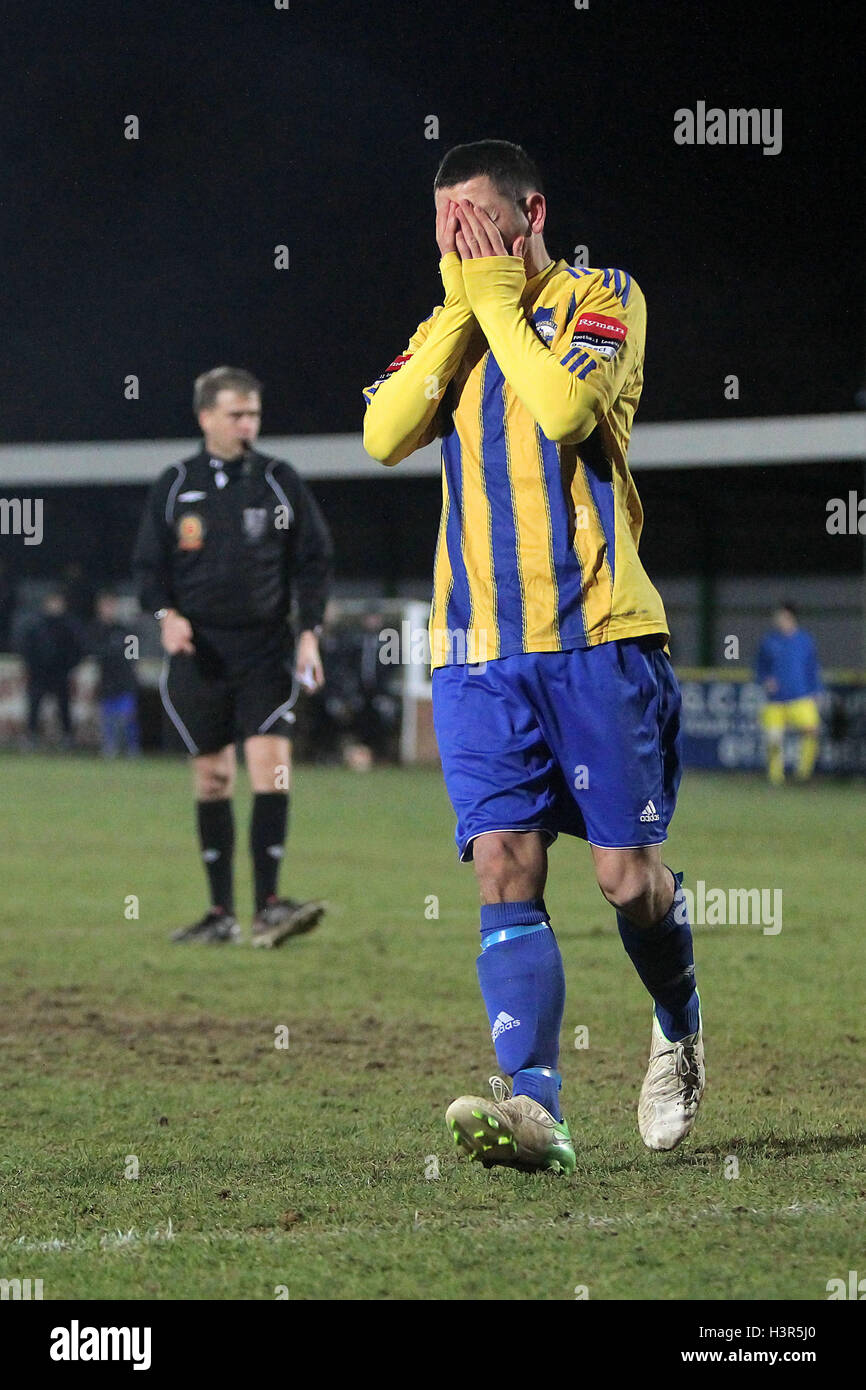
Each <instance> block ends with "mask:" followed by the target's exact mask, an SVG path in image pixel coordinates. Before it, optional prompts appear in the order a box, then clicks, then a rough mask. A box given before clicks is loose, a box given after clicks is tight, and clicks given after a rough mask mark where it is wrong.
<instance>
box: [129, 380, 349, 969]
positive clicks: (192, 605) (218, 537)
mask: <svg viewBox="0 0 866 1390" xmlns="http://www.w3.org/2000/svg"><path fill="white" fill-rule="evenodd" d="M261 392H262V388H261V383H260V382H258V381H257V380H256V378H255V377H254V376H252V375H251V373H250V372H247V371H243V370H241V369H236V368H234V367H215V368H214V369H213V370H212V371H209V372H205V373H204V374H203V375H202V376H200V377H199V378H198V379H197V381H196V383H195V392H194V396H193V410H194V412H195V414H196V417H197V419H198V422H199V425H200V427H201V430H202V434H203V436H204V439H203V441H202V446H201V448H200V449H199V451H198V453H197V454H194V455H193V457H192V458H187V459H184V460H183V461H182V462H181V463H176V464H172V466H171V467H170V468H167V469H166V470H165V472H164V473H162V474H161V475H160V477H159V478H158V479H157V481H156V483H155V484H154V486H153V488H152V489H151V492H150V495H149V497H148V501H147V507H146V510H145V513H144V516H143V518H142V522H141V527H140V530H139V533H138V539H137V541H136V546H135V555H134V561H133V564H134V569H135V574H136V581H137V585H138V591H139V597H140V601H141V604H142V607H143V608H144V609H145V610H147V609H149V610H150V611H151V612H152V613H153V614H154V616H155V617H156V618H157V619H158V621H159V623H160V628H161V634H162V645H163V648H164V649H165V652H166V658H165V664H164V666H163V673H162V678H161V681H160V691H161V694H162V702H163V705H164V706H165V709H166V712H167V713H168V716H169V718H170V719H171V721H172V723H173V724H174V726H175V728H176V729H177V731H178V733H179V734H180V737H181V738H182V739H183V742H184V744H185V746H186V748H187V750H188V751H189V753H190V755H191V757H192V764H193V775H194V785H195V797H196V812H197V817H198V834H199V841H200V844H201V854H202V858H203V860H204V863H205V867H206V871H207V878H208V884H209V888H210V897H211V906H210V909H209V910H208V911H207V912H206V913H205V915H204V916H203V917H202V918H201V920H200V921H198V922H195V923H193V924H192V926H189V927H183V928H181V929H180V930H179V931H176V932H174V934H173V936H172V940H173V941H207V942H226V941H237V940H238V939H239V938H240V934H241V929H240V925H239V923H238V921H237V918H236V917H235V904H234V888H233V874H232V858H233V850H234V817H233V812H232V794H233V792H234V785H235V771H236V758H235V743H236V742H237V741H242V742H243V746H244V757H245V760H246V765H247V771H248V773H249V777H250V783H251V786H252V791H253V813H252V822H251V826H250V850H251V853H252V860H253V872H254V878H255V916H254V918H253V929H252V941H253V945H254V946H277V945H279V944H280V943H281V942H282V941H285V940H286V939H287V938H288V937H290V936H297V935H299V934H301V933H303V932H308V931H310V930H312V928H313V927H314V926H315V925H316V923H317V922H318V921H319V919H320V918H321V916H322V913H323V912H324V907H325V905H324V903H322V902H317V901H310V902H301V901H298V900H296V899H294V898H280V897H278V895H277V877H278V874H279V869H280V861H281V859H282V857H283V854H284V849H285V841H286V833H287V829H288V813H289V768H290V758H291V743H290V734H291V726H292V724H293V723H294V718H295V716H294V714H293V712H292V709H293V706H294V704H295V701H296V699H297V696H298V692H299V688H300V686H301V685H303V686H305V687H306V688H307V689H308V690H311V691H312V690H317V689H318V688H319V687H320V686H321V685H322V684H323V683H324V674H323V671H322V662H321V656H320V654H319V640H318V639H319V631H320V626H321V622H322V617H323V614H324V610H325V603H326V601H327V597H328V591H329V588H330V582H331V559H332V545H331V537H330V534H329V532H328V528H327V525H326V524H325V521H324V518H323V517H322V514H321V512H320V511H319V508H318V506H317V505H316V502H315V500H314V498H313V496H312V494H311V493H310V491H309V490H308V488H307V487H305V485H304V483H303V482H302V481H301V479H300V478H299V476H298V474H297V473H296V472H295V470H294V469H293V468H292V467H291V465H290V464H288V463H283V462H279V461H278V460H276V459H272V458H268V457H266V456H265V455H264V454H261V453H259V452H257V450H256V449H255V448H254V447H253V446H254V444H255V441H256V439H257V437H258V433H259V427H260V424H261ZM293 600H294V601H295V603H296V605H297V619H298V621H297V627H298V631H299V634H300V635H299V636H298V638H297V643H295V640H294V633H293V629H292V626H291V622H290V616H289V615H290V608H291V606H292V602H293Z"/></svg>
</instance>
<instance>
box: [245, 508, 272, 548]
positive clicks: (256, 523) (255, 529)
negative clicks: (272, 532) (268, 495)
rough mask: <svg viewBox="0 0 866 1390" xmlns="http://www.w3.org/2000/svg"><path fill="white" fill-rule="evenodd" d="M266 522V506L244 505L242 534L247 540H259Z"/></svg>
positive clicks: (263, 532)
mask: <svg viewBox="0 0 866 1390" xmlns="http://www.w3.org/2000/svg"><path fill="white" fill-rule="evenodd" d="M267 524H268V509H267V507H244V534H245V535H246V537H247V540H251V541H260V540H261V538H262V536H263V535H264V534H265V527H266V526H267Z"/></svg>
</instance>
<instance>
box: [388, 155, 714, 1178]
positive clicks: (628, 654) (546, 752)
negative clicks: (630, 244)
mask: <svg viewBox="0 0 866 1390" xmlns="http://www.w3.org/2000/svg"><path fill="white" fill-rule="evenodd" d="M434 196H435V207H436V238H437V242H438V246H439V250H440V252H441V255H442V259H441V262H440V272H441V276H442V282H443V285H444V289H445V299H444V303H442V304H440V305H438V306H437V307H436V308H435V309H434V310H433V313H432V314H431V315H430V317H429V318H428V319H426V320H425V321H424V322H423V323H422V324H421V325H420V326H419V327H418V329H417V331H416V332H415V333H414V334H413V335H412V338H411V339H410V341H409V344H408V346H407V347H406V349H405V350H404V352H402V353H401V354H400V356H399V357H397V358H396V359H395V360H394V361H393V362H392V363H391V365H390V366H389V367H388V368H387V370H386V372H385V373H384V374H383V375H382V376H381V377H380V378H379V379H378V381H376V382H375V383H374V384H373V385H372V386H370V387H368V388H367V389H366V391H365V393H364V394H365V398H366V401H367V410H366V415H365V421H364V442H365V446H366V448H367V450H368V452H369V453H370V454H372V455H373V457H374V458H377V459H380V460H381V461H382V462H383V463H386V464H395V463H398V462H399V461H400V460H401V459H403V458H405V457H406V456H407V455H408V454H411V453H412V452H413V450H415V449H417V448H419V447H420V446H421V445H423V444H425V443H427V442H428V441H429V440H431V439H432V438H433V437H434V436H435V435H437V434H440V435H441V436H442V518H441V525H440V531H439V540H438V545H437V551H436V559H435V562H434V583H433V589H434V592H433V606H432V610H431V623H430V639H431V649H432V665H433V667H434V670H433V706H434V719H435V724H436V732H437V738H438V742H439V751H440V754H441V758H442V766H443V771H444V775H445V781H446V785H447V789H448V793H449V796H450V798H451V801H452V804H453V806H454V809H455V811H456V814H457V844H458V849H459V852H460V856H461V858H462V859H464V860H469V859H472V860H474V865H475V872H476V875H477V879H478V883H479V887H480V893H481V901H482V907H481V954H480V956H479V957H478V977H479V982H480V985H481V992H482V995H483V997H484V1003H485V1006H486V1010H487V1015H488V1019H489V1021H490V1027H491V1030H492V1038H493V1043H494V1046H495V1049H496V1056H497V1060H498V1063H499V1067H500V1070H501V1071H502V1072H504V1073H505V1074H506V1075H508V1076H510V1077H512V1078H513V1093H512V1096H511V1098H508V1097H507V1088H505V1087H504V1085H503V1083H502V1082H501V1080H500V1079H499V1078H495V1079H493V1080H495V1081H496V1082H498V1086H497V1085H494V1100H493V1102H490V1101H487V1100H483V1099H481V1098H480V1097H478V1096H471V1095H470V1096H463V1097H460V1098H459V1099H458V1100H457V1101H455V1102H454V1103H453V1104H452V1105H451V1106H450V1107H449V1108H448V1111H447V1112H446V1119H447V1122H448V1124H449V1126H450V1128H451V1131H452V1133H453V1136H454V1140H455V1143H457V1144H458V1145H459V1147H461V1148H462V1149H463V1150H464V1151H466V1152H467V1153H468V1154H469V1156H470V1157H473V1158H479V1159H480V1160H481V1161H482V1162H483V1163H485V1164H492V1163H501V1164H506V1165H517V1166H520V1167H524V1168H529V1169H542V1168H549V1169H553V1170H557V1171H566V1172H571V1171H573V1169H574V1167H575V1153H574V1147H573V1144H572V1141H571V1136H570V1134H569V1130H568V1125H567V1123H566V1122H565V1121H564V1120H563V1118H562V1115H561V1111H560V1103H559V1091H560V1086H561V1078H560V1075H559V1071H558V1056H559V1034H560V1027H561V1023H562V1016H563V1008H564V1001H565V980H564V974H563V966H562V960H561V957H560V952H559V947H558V945H557V942H556V938H555V936H554V933H553V930H552V928H551V925H550V920H549V917H548V913H547V910H546V908H545V904H544V888H545V882H546V878H547V850H548V846H549V844H550V843H551V841H552V840H554V839H555V838H556V836H557V834H558V833H559V832H560V831H565V832H566V833H569V834H572V835H578V836H581V837H582V838H583V839H585V840H587V841H588V842H589V844H590V847H591V853H592V858H593V863H594V867H595V873H596V876H597V880H598V884H599V887H600V889H601V891H602V893H603V894H604V896H605V898H606V899H607V900H608V902H609V903H610V904H611V905H612V906H613V908H614V909H615V911H616V917H617V924H618V926H619V931H620V935H621V937H622V941H623V944H624V946H625V949H626V951H627V952H628V954H629V956H630V957H631V960H632V962H633V964H634V966H635V969H636V970H637V973H638V975H639V977H640V979H641V980H642V981H643V983H644V985H645V986H646V988H647V990H648V991H649V993H650V995H651V996H652V998H653V1001H654V1011H653V1020H652V1041H651V1056H650V1062H649V1069H648V1071H647V1074H646V1078H645V1080H644V1084H643V1089H642V1091H641V1096H640V1101H639V1106H638V1122H639V1128H640V1132H641V1135H642V1137H643V1140H644V1142H645V1143H646V1144H647V1146H648V1147H649V1148H652V1149H671V1148H673V1147H674V1146H675V1145H676V1144H678V1143H679V1142H680V1140H681V1139H683V1137H684V1136H685V1135H686V1134H687V1133H688V1132H689V1130H690V1129H691V1127H692V1124H693V1123H694V1119H695V1116H696V1114H697V1110H698V1105H699V1103H700V1100H701V1096H702V1093H703V1087H704V1064H703V1043H702V1036H701V1020H700V1008H699V1000H698V995H697V991H696V988H695V975H694V958H693V951H692V934H691V930H690V927H689V924H688V920H687V916H686V903H685V899H684V895H683V893H682V890H681V888H680V882H681V878H682V875H681V874H674V873H673V872H672V871H671V870H670V869H669V868H667V867H666V866H665V864H664V861H663V858H662V850H661V846H662V843H663V842H664V840H665V838H666V834H667V827H668V823H669V821H670V819H671V816H672V815H673V811H674V805H675V801H676V794H677V788H678V784H679V779H680V761H679V753H678V732H679V711H680V695H679V690H678V687H677V683H676V680H675V677H674V674H673V670H672V668H671V665H670V661H669V659H668V657H667V655H666V643H667V638H668V627H667V621H666V618H665V613H664V608H663V606H662V602H661V599H660V598H659V596H658V594H657V593H656V591H655V589H654V588H653V586H652V584H651V583H650V581H649V579H648V578H647V576H646V574H645V572H644V570H643V567H642V565H641V562H640V560H639V558H638V551H637V544H638V538H639V536H640V531H641V525H642V519H643V518H642V511H641V505H640V501H639V499H638V496H637V492H636V490H635V487H634V483H633V481H632V478H631V474H630V472H629V468H628V462H627V449H628V439H629V431H630V429H631V423H632V418H633V416H634V412H635V409H636V407H637V403H638V399H639V397H640V393H641V386H642V382H643V359H644V334H645V324H646V307H645V303H644V297H643V294H642V293H641V290H640V289H639V287H638V285H637V283H636V282H635V281H634V280H633V279H632V277H631V275H630V274H629V273H628V272H627V271H623V270H615V269H607V270H591V269H585V268H575V267H572V266H569V265H568V264H567V263H566V262H565V261H561V260H560V261H554V260H552V259H551V257H550V255H549V253H548V251H547V248H546V246H545V243H544V225H545V218H546V211H547V206H546V201H545V197H544V192H543V189H542V185H541V181H540V179H539V175H538V171H537V169H536V167H535V165H534V164H533V163H532V161H531V160H530V159H529V158H528V156H527V155H526V154H525V152H524V151H523V150H522V149H521V148H520V147H519V146H516V145H512V144H509V143H507V142H505V141H498V140H483V141H479V142H477V143H475V144H471V145H462V146H457V147H456V148H455V149H452V150H451V151H449V153H448V154H446V156H445V158H444V160H443V161H442V164H441V165H440V168H439V171H438V173H437V175H436V179H435V193H434ZM611 1022H612V1023H613V1022H614V1021H613V1020H612V1021H611Z"/></svg>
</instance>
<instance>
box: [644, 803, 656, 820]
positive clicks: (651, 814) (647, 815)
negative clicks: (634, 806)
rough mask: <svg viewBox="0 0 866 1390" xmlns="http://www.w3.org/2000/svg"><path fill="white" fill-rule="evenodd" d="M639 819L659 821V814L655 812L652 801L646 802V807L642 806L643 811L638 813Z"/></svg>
mask: <svg viewBox="0 0 866 1390" xmlns="http://www.w3.org/2000/svg"><path fill="white" fill-rule="evenodd" d="M640 818H641V820H643V821H648V820H658V819H659V813H658V811H657V810H656V808H655V806H654V804H653V802H652V801H648V802H647V804H646V806H644V808H643V810H642V811H641V813H640Z"/></svg>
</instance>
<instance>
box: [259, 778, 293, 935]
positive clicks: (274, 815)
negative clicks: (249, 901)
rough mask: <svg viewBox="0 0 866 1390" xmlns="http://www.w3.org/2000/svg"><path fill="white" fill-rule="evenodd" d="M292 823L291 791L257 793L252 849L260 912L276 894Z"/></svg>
mask: <svg viewBox="0 0 866 1390" xmlns="http://www.w3.org/2000/svg"><path fill="white" fill-rule="evenodd" d="M288 823H289V794H288V792H256V794H255V796H254V797H253V816H252V820H251V822H250V850H251V852H252V856H253V875H254V877H255V883H256V912H260V911H261V909H262V908H263V907H264V906H265V905H266V903H267V901H268V898H273V897H276V893H277V878H278V876H279V872H280V861H281V859H282V857H283V853H284V846H285V843H286V830H287V828H288Z"/></svg>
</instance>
